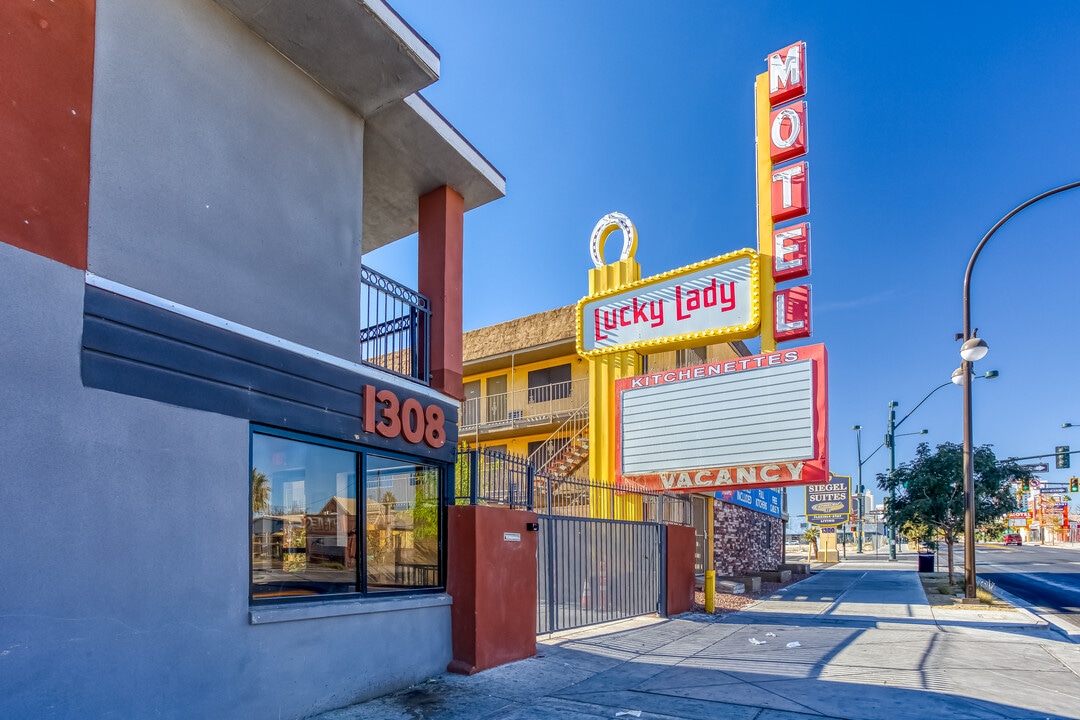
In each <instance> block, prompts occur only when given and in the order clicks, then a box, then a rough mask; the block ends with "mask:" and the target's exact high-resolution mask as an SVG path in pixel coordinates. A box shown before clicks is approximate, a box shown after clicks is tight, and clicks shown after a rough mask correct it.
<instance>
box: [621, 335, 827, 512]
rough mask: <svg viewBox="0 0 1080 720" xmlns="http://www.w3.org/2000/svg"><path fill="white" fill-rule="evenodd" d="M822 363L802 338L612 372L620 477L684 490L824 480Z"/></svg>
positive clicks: (817, 348)
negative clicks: (733, 354) (786, 344)
mask: <svg viewBox="0 0 1080 720" xmlns="http://www.w3.org/2000/svg"><path fill="white" fill-rule="evenodd" d="M827 364H828V362H827V354H826V351H825V346H824V345H809V346H805V347H800V348H793V349H789V350H781V351H778V352H773V353H765V354H762V355H752V356H749V357H742V358H738V359H736V360H726V361H720V362H714V363H706V364H705V365H697V366H695V367H690V368H680V369H678V370H670V371H667V372H660V373H652V374H647V375H638V376H636V377H632V378H625V379H622V380H619V381H617V382H616V385H615V389H616V434H617V436H616V451H615V452H616V458H615V461H616V468H617V474H618V479H619V480H620V481H625V482H628V483H633V484H634V485H635V486H638V487H645V488H648V489H650V490H673V491H684V492H700V491H709V490H722V489H730V488H731V487H733V486H736V487H738V486H742V487H747V486H753V487H766V486H768V487H778V486H783V485H805V484H808V483H822V482H828V478H829V469H828V468H829V464H828V446H829V443H828V398H827V392H828V391H827V384H828V383H827V375H828V367H827Z"/></svg>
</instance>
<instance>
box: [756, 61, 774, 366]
mask: <svg viewBox="0 0 1080 720" xmlns="http://www.w3.org/2000/svg"><path fill="white" fill-rule="evenodd" d="M771 109H772V105H771V104H770V102H769V73H768V72H763V73H761V74H760V75H758V76H757V80H756V81H755V82H754V129H755V131H756V133H755V134H756V136H757V137H756V147H757V201H758V203H757V205H758V256H759V258H760V262H759V263H758V267H759V272H760V276H759V277H760V281H759V288H760V293H761V352H762V353H771V352H775V351H776V338H775V337H774V336H773V333H774V331H775V330H776V318H775V315H776V307H775V305H773V291H775V290H776V282H775V281H774V280H773V265H774V262H773V252H774V249H773V219H772V186H771V183H772V159H771V158H770V157H769V111H770V110H771Z"/></svg>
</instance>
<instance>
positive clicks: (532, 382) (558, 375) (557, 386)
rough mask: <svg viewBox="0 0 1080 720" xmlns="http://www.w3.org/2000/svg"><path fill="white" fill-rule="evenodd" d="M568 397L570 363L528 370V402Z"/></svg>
mask: <svg viewBox="0 0 1080 720" xmlns="http://www.w3.org/2000/svg"><path fill="white" fill-rule="evenodd" d="M568 397H570V364H569V363H567V364H565V365H555V366H553V367H547V368H541V369H540V370H530V371H529V402H530V403H540V402H548V401H550V400H561V399H563V398H568Z"/></svg>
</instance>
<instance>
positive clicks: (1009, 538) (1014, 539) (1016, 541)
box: [1005, 533, 1024, 546]
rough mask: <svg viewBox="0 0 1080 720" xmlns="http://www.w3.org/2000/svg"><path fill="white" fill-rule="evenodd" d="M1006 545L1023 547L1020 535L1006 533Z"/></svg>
mask: <svg viewBox="0 0 1080 720" xmlns="http://www.w3.org/2000/svg"><path fill="white" fill-rule="evenodd" d="M1005 544H1006V545H1017V546H1019V545H1023V544H1024V541H1023V540H1021V539H1020V533H1007V534H1006V535H1005Z"/></svg>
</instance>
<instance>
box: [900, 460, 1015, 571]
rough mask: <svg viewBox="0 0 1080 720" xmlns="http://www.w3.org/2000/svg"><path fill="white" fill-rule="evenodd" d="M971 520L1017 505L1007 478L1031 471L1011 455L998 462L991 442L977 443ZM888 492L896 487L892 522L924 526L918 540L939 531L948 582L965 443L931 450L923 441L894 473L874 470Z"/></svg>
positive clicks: (959, 525) (958, 526)
mask: <svg viewBox="0 0 1080 720" xmlns="http://www.w3.org/2000/svg"><path fill="white" fill-rule="evenodd" d="M973 460H974V471H975V524H976V525H979V524H983V523H987V522H990V521H994V520H997V519H1000V518H1001V517H1003V516H1004V515H1005V514H1006V513H1008V512H1012V511H1014V510H1016V509H1017V503H1016V497H1015V495H1014V494H1013V492H1012V489H1011V487H1010V486H1009V483H1010V481H1011V480H1023V479H1024V478H1028V479H1030V478H1031V471H1030V470H1025V469H1024V468H1022V467H1020V466H1019V465H1017V464H1016V463H1015V462H1012V461H1008V460H1006V461H1002V462H998V459H997V458H996V457H994V453H993V451H992V450H991V449H990V446H989V445H983V446H981V447H978V448H975V451H974V458H973ZM878 484H880V485H881V487H883V488H884V489H885V491H886V492H889V493H894V492H895V493H896V500H895V502H893V501H890V502H889V503H887V504H886V506H885V519H886V521H887V522H888V523H889V524H890V525H892V526H893V527H901V526H904V525H910V527H912V528H915V527H920V526H921V527H925V528H926V529H925V531H922V532H920V533H918V534H919V535H920V536H921V537H918V538H917V539H919V540H929V539H931V538H936V537H938V536H940V537H941V538H942V539H944V540H945V545H946V546H947V547H948V549H949V582H950V583H951V582H953V554H954V552H953V550H954V546H955V545H956V543H957V541H958V540H959V539H960V538H961V536H962V535H963V533H964V448H963V446H962V445H957V444H956V443H942V444H941V445H938V446H937V450H935V451H934V452H931V451H930V445H929V444H928V443H921V444H920V445H919V447H918V450H916V453H915V459H914V460H912V461H911V462H909V463H904V464H903V465H901V466H900V467H899V468H897V469H896V470H895V471H893V472H892V473H884V474H879V475H878Z"/></svg>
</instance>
